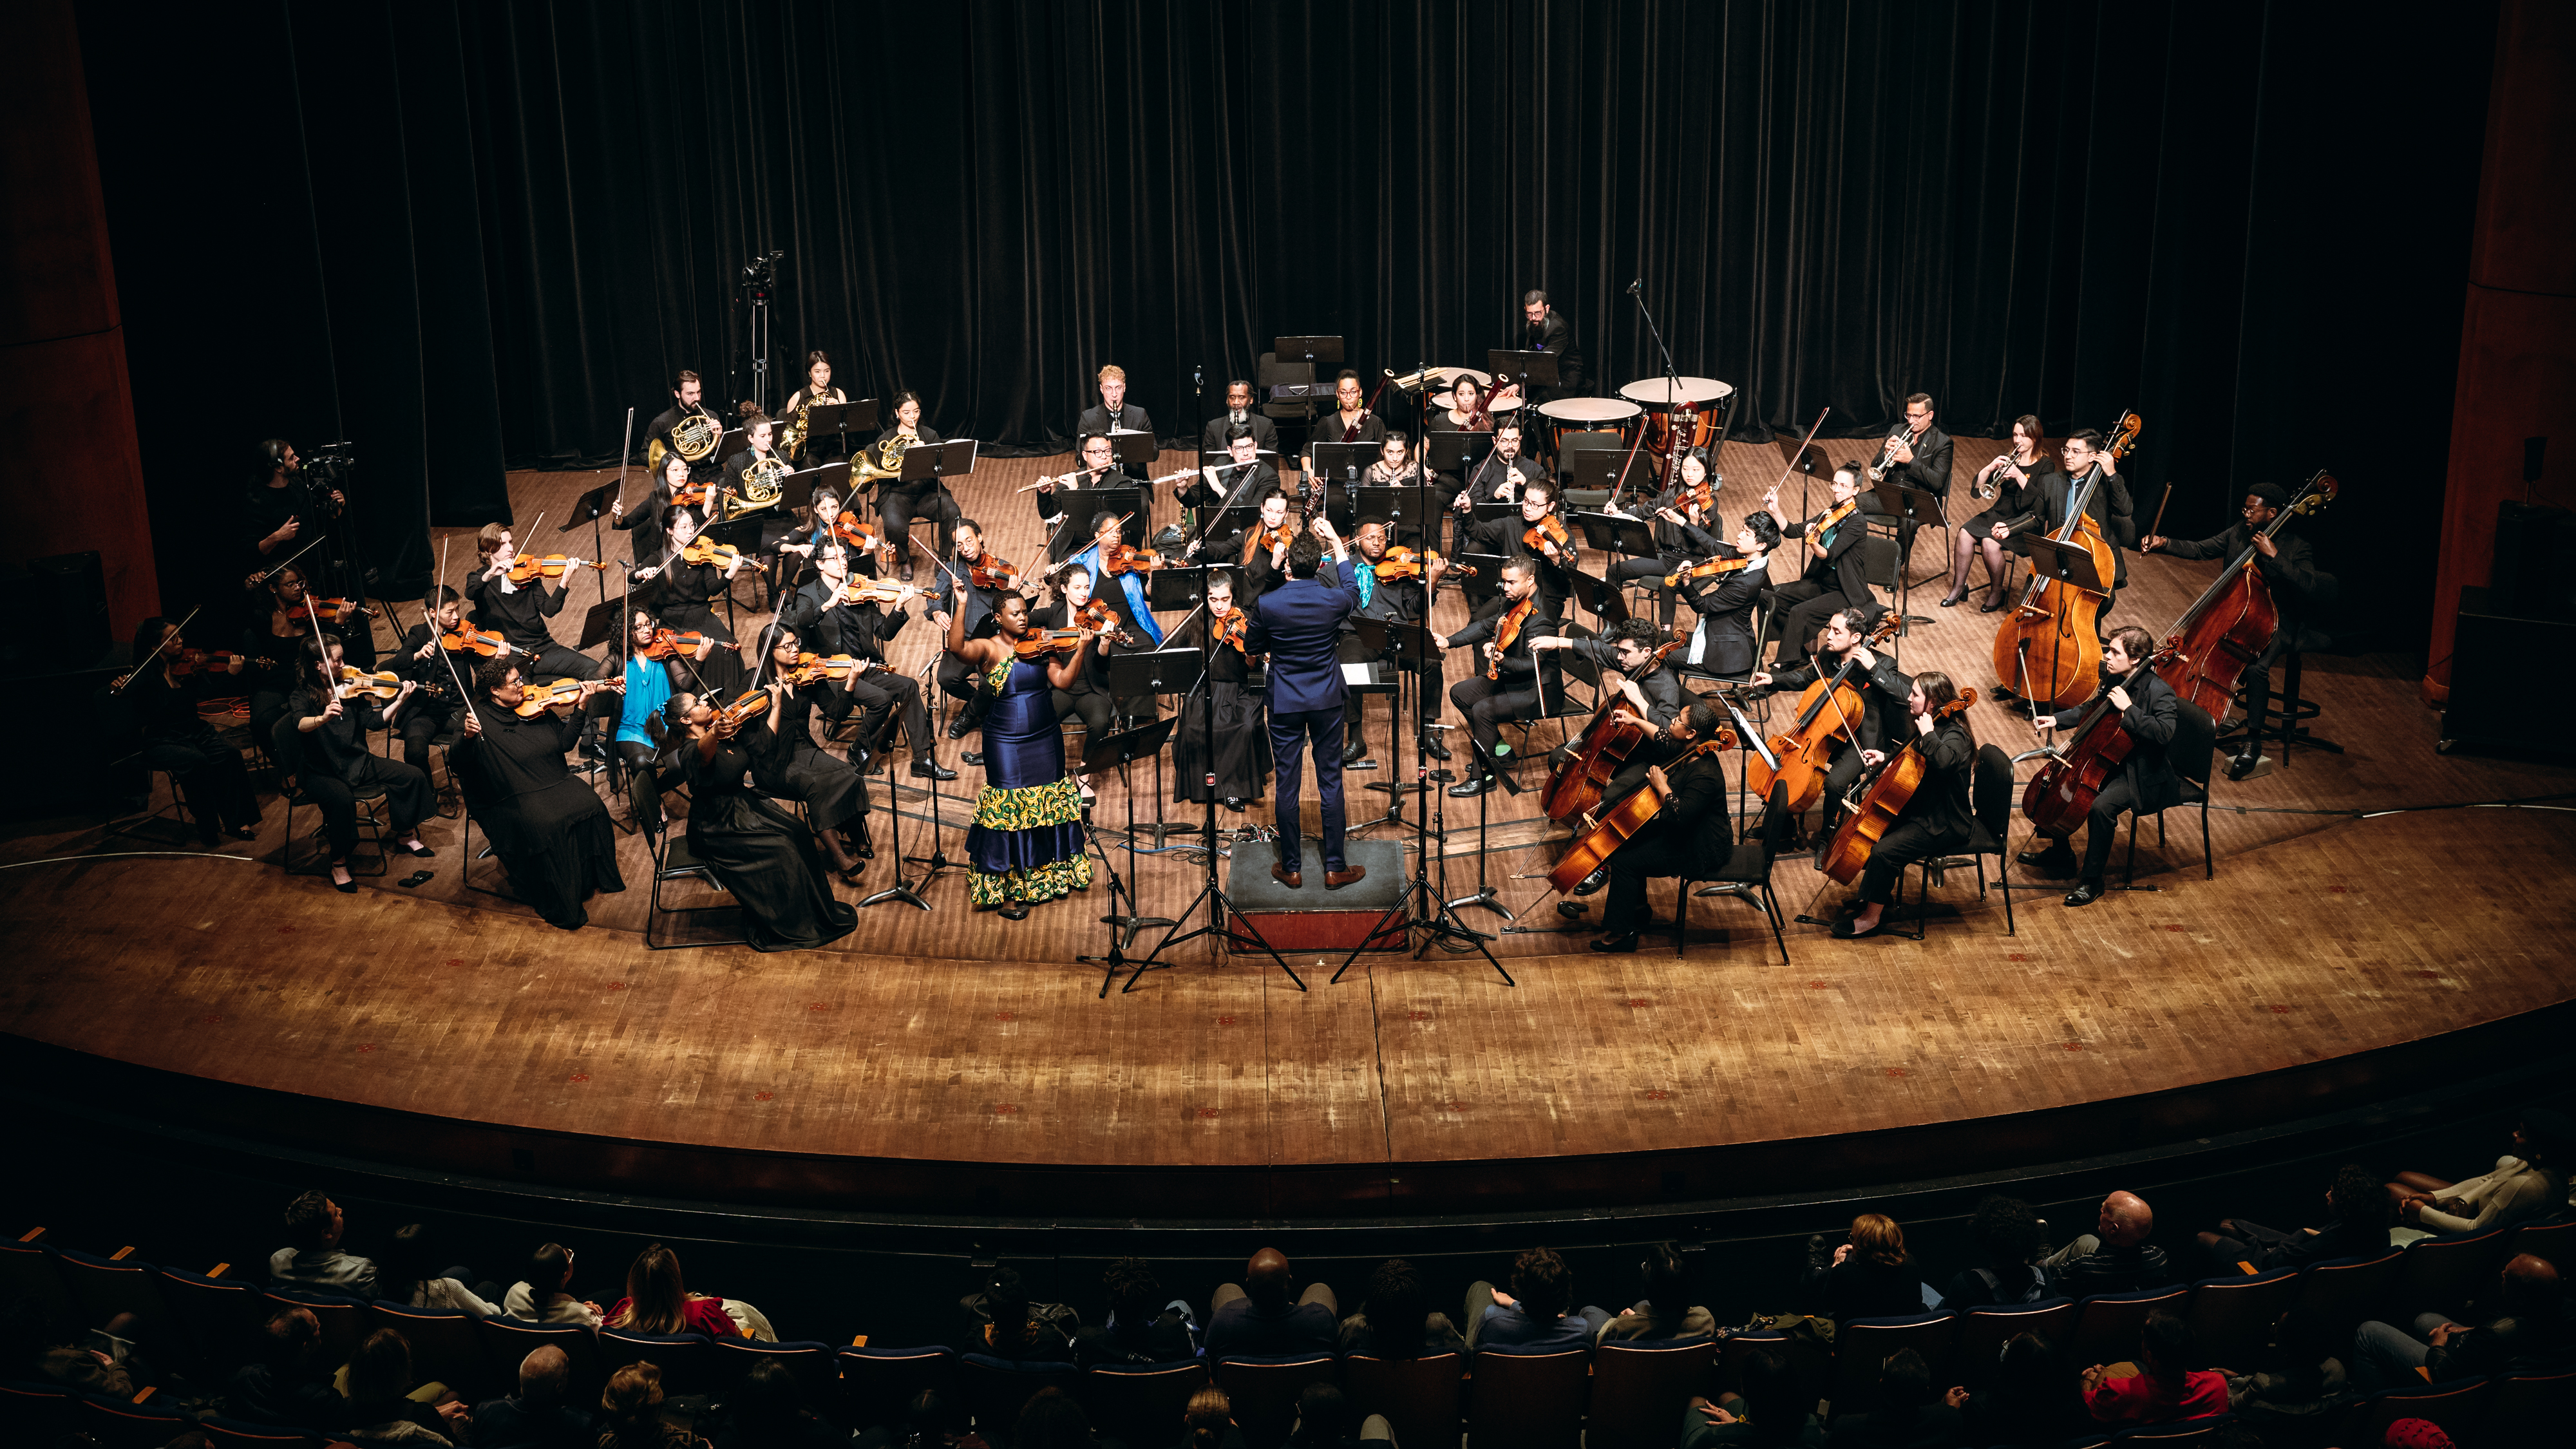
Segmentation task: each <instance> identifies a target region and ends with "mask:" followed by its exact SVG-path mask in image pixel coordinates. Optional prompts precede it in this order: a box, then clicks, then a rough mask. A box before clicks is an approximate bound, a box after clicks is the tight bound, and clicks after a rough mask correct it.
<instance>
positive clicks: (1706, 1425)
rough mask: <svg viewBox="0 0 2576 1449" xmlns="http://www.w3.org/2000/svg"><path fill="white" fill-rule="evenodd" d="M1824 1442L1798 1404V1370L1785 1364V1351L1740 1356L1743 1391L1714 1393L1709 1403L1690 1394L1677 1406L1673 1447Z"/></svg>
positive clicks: (1777, 1447) (1762, 1447) (1776, 1447)
mask: <svg viewBox="0 0 2576 1449" xmlns="http://www.w3.org/2000/svg"><path fill="white" fill-rule="evenodd" d="M1824 1442H1825V1431H1824V1427H1823V1426H1822V1425H1820V1424H1818V1423H1817V1422H1816V1416H1815V1415H1814V1414H1811V1413H1809V1412H1808V1411H1807V1405H1805V1404H1803V1403H1801V1402H1799V1398H1798V1372H1797V1370H1796V1369H1794V1368H1791V1367H1790V1366H1789V1357H1788V1355H1786V1354H1784V1353H1781V1352H1780V1351H1779V1350H1777V1349H1770V1348H1757V1349H1755V1350H1754V1351H1753V1353H1752V1355H1751V1356H1750V1357H1748V1358H1746V1359H1745V1360H1744V1392H1742V1393H1741V1394H1720V1395H1719V1396H1718V1399H1717V1402H1716V1403H1714V1404H1712V1403H1710V1402H1709V1401H1708V1400H1706V1399H1700V1398H1694V1399H1692V1400H1691V1401H1690V1407H1689V1408H1687V1409H1684V1410H1682V1437H1681V1443H1680V1445H1679V1446H1678V1449H1713V1446H1716V1445H1746V1446H1751V1449H1789V1446H1808V1445H1817V1444H1822V1443H1824Z"/></svg>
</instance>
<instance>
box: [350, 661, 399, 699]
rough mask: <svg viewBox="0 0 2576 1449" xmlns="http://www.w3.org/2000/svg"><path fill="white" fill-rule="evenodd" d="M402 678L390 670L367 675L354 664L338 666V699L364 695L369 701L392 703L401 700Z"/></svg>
mask: <svg viewBox="0 0 2576 1449" xmlns="http://www.w3.org/2000/svg"><path fill="white" fill-rule="evenodd" d="M402 687H403V682H402V676H401V675H399V674H396V673H394V672H393V671H392V670H390V669H384V670H379V671H377V672H376V673H374V674H369V673H367V672H366V671H365V670H363V669H360V668H359V667H358V666H356V665H354V664H343V665H341V666H340V697H341V698H343V699H347V698H350V697H352V696H354V695H361V694H363V695H366V696H368V697H369V698H371V699H380V700H385V701H388V702H390V701H393V700H397V699H400V698H402V692H403V691H402Z"/></svg>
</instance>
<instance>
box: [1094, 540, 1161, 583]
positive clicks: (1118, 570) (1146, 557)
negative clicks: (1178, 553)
mask: <svg viewBox="0 0 2576 1449" xmlns="http://www.w3.org/2000/svg"><path fill="white" fill-rule="evenodd" d="M1100 567H1101V571H1102V572H1104V573H1109V574H1113V575H1114V574H1144V573H1152V572H1153V571H1154V570H1156V569H1167V568H1172V567H1175V565H1174V564H1173V562H1172V560H1170V559H1167V558H1165V557H1163V556H1162V555H1161V554H1159V553H1156V552H1154V551H1153V550H1152V549H1150V548H1138V547H1137V546H1136V545H1134V544H1132V543H1122V544H1120V545H1118V546H1117V547H1116V548H1110V549H1103V550H1102V551H1101V554H1100Z"/></svg>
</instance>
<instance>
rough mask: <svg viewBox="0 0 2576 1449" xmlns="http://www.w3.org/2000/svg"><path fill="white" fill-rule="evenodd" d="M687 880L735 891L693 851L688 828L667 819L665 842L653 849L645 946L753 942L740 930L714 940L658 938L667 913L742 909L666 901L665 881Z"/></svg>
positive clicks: (672, 947) (662, 948) (660, 947)
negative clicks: (726, 885) (672, 903)
mask: <svg viewBox="0 0 2576 1449" xmlns="http://www.w3.org/2000/svg"><path fill="white" fill-rule="evenodd" d="M685 880H694V881H697V882H699V883H700V884H702V885H704V886H706V888H707V889H709V890H711V891H718V892H723V893H724V894H726V895H728V896H730V895H731V894H732V893H731V892H729V891H725V888H724V887H723V886H722V885H721V884H718V883H717V881H716V873H715V871H714V870H713V869H712V868H710V867H709V866H708V865H707V864H706V862H704V861H702V860H700V859H698V857H697V856H696V854H694V853H693V852H691V851H690V849H689V832H688V831H687V830H686V829H685V828H682V827H679V826H675V825H673V824H672V823H670V822H668V821H665V822H664V824H663V826H662V842H661V844H660V846H659V847H658V848H657V849H655V851H654V852H653V898H652V904H651V906H650V908H649V909H647V910H646V912H645V914H644V945H645V946H646V947H647V948H648V949H650V950H655V951H674V950H682V949H689V948H694V947H699V946H745V945H749V944H750V943H751V938H750V937H748V936H745V935H741V934H739V933H737V934H735V935H732V936H727V937H725V938H723V939H721V940H713V941H672V940H662V939H659V938H657V936H656V935H655V927H657V926H659V925H660V924H661V922H662V918H663V917H665V916H680V917H689V916H699V915H705V914H707V913H709V912H713V911H739V910H741V909H742V907H741V906H739V905H714V906H672V905H666V904H664V903H663V900H662V887H663V886H664V885H665V884H666V883H670V882H675V881H685Z"/></svg>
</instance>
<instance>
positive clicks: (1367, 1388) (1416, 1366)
mask: <svg viewBox="0 0 2576 1449" xmlns="http://www.w3.org/2000/svg"><path fill="white" fill-rule="evenodd" d="M1466 1391H1467V1382H1466V1359H1465V1357H1464V1356H1463V1355H1460V1354H1456V1353H1427V1354H1424V1355H1423V1356H1421V1357H1420V1358H1378V1357H1376V1356H1374V1355H1371V1354H1363V1353H1355V1354H1351V1355H1349V1356H1348V1357H1346V1358H1344V1359H1343V1360H1342V1396H1343V1398H1344V1399H1345V1400H1346V1401H1348V1403H1349V1404H1350V1411H1351V1417H1352V1418H1353V1419H1354V1420H1365V1419H1367V1418H1368V1416H1369V1415H1371V1414H1383V1415H1385V1416H1386V1421H1387V1422H1388V1423H1389V1424H1391V1425H1393V1426H1394V1428H1395V1442H1396V1443H1398V1444H1417V1445H1422V1446H1424V1449H1457V1446H1458V1427H1459V1414H1460V1410H1461V1405H1462V1403H1463V1402H1464V1400H1465V1398H1466Z"/></svg>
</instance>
